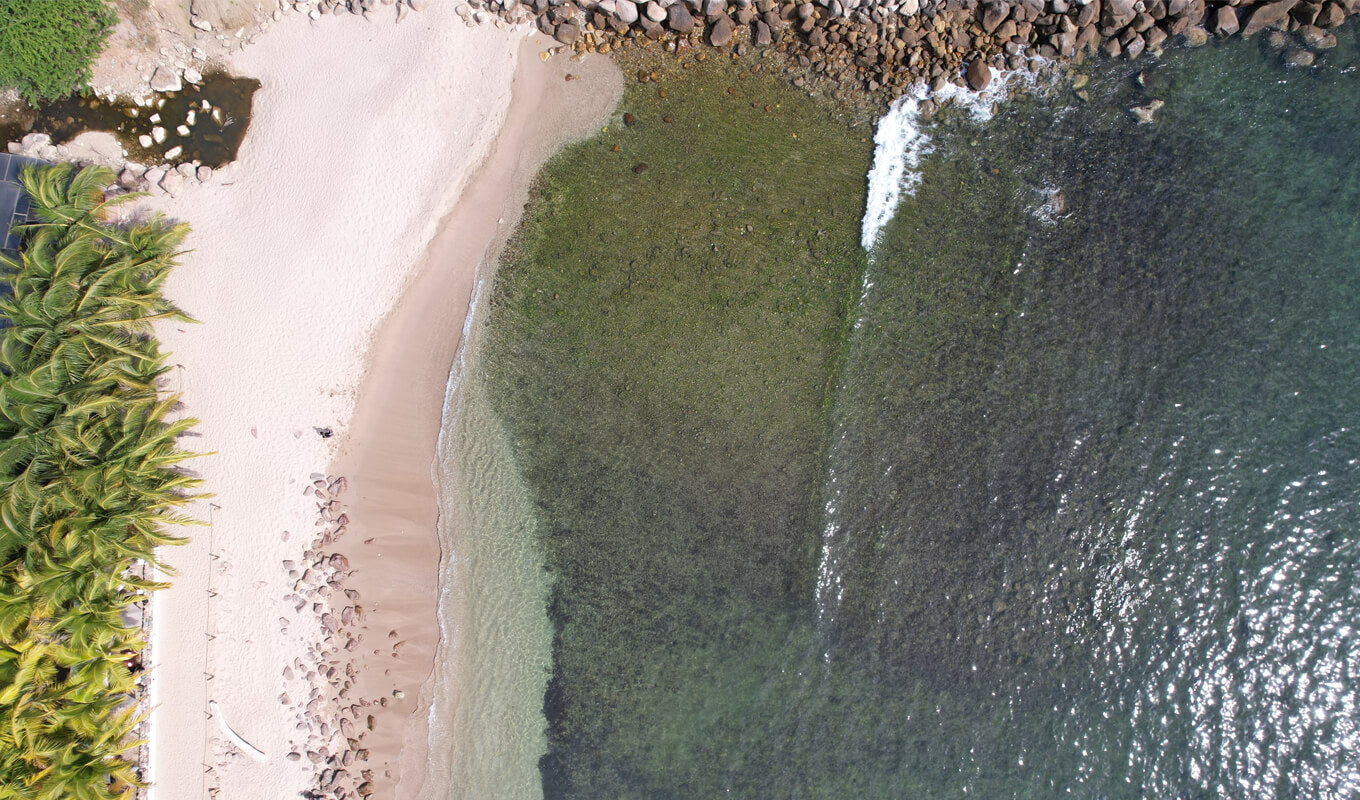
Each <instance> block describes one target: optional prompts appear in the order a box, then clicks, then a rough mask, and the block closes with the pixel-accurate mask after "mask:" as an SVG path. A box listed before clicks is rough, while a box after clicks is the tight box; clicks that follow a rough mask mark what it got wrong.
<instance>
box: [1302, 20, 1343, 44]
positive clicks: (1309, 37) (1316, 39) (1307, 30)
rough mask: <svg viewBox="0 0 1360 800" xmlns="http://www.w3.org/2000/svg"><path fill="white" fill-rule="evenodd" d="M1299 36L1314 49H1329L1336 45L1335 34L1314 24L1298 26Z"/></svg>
mask: <svg viewBox="0 0 1360 800" xmlns="http://www.w3.org/2000/svg"><path fill="white" fill-rule="evenodd" d="M1299 38H1300V39H1302V40H1303V43H1304V44H1306V45H1308V46H1309V47H1311V48H1313V49H1314V50H1329V49H1331V48H1333V47H1336V36H1334V35H1333V34H1332V33H1331V32H1330V31H1324V30H1323V29H1321V28H1319V27H1317V26H1316V25H1303V26H1301V27H1300V28H1299Z"/></svg>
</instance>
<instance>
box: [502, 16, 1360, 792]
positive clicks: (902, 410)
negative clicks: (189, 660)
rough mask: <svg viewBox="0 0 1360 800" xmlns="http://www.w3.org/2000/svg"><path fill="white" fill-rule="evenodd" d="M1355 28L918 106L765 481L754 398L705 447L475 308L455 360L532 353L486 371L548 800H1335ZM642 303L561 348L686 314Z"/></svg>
mask: <svg viewBox="0 0 1360 800" xmlns="http://www.w3.org/2000/svg"><path fill="white" fill-rule="evenodd" d="M1357 55H1358V54H1357V48H1356V44H1355V39H1354V37H1353V36H1347V37H1345V38H1344V39H1343V42H1342V45H1341V46H1340V47H1339V48H1337V50H1334V51H1331V52H1329V53H1327V54H1326V55H1325V56H1324V57H1323V58H1322V59H1321V62H1320V66H1319V67H1318V68H1315V69H1312V70H1306V71H1304V70H1288V71H1286V70H1284V69H1283V68H1281V67H1279V66H1278V65H1277V64H1276V63H1275V61H1274V60H1273V59H1272V58H1269V57H1267V56H1266V55H1265V54H1263V52H1262V51H1261V50H1260V49H1259V44H1258V43H1256V42H1247V43H1242V42H1237V43H1232V44H1228V45H1222V46H1211V47H1209V48H1204V49H1201V50H1197V51H1173V52H1170V53H1168V54H1167V56H1166V57H1165V58H1164V59H1163V60H1162V61H1160V62H1157V61H1154V60H1153V59H1151V58H1144V59H1142V60H1141V61H1140V62H1139V63H1137V64H1136V65H1128V64H1126V63H1123V62H1120V63H1105V62H1103V63H1100V64H1098V65H1096V66H1094V67H1093V68H1092V69H1091V72H1092V78H1091V83H1090V85H1089V86H1088V87H1087V90H1088V92H1089V94H1090V102H1089V103H1081V102H1077V101H1076V100H1075V99H1073V98H1072V97H1071V96H1070V95H1068V94H1066V93H1059V95H1061V96H1055V97H1053V98H1050V99H1047V100H1037V99H1024V100H1015V101H1012V102H1009V103H1007V104H1006V105H1005V106H1003V107H1002V109H1001V110H1000V112H999V113H998V114H997V116H996V117H995V118H994V119H993V120H991V121H990V122H988V123H976V122H972V121H969V120H967V119H964V118H962V116H961V115H948V114H946V115H944V117H943V118H942V119H941V121H940V122H939V123H938V125H937V126H936V128H935V130H934V131H933V134H932V135H933V140H934V150H933V153H932V154H931V155H930V156H929V157H927V158H926V159H925V161H924V162H923V164H922V181H921V183H920V185H919V187H918V188H917V189H916V192H915V195H914V196H913V197H909V198H907V199H906V200H904V202H903V204H902V205H901V207H900V208H899V210H898V213H897V215H896V216H895V217H894V219H893V220H892V221H891V222H890V223H889V225H888V227H887V228H886V229H885V231H884V235H883V238H882V239H881V240H880V242H879V245H878V248H877V249H876V250H875V252H874V253H873V254H872V257H871V259H870V261H869V264H868V266H867V271H866V272H865V273H864V281H865V286H866V287H867V290H866V291H865V293H864V296H863V299H862V300H861V301H860V302H859V304H858V305H857V306H852V307H851V309H850V310H849V311H848V312H847V313H848V314H849V316H848V317H847V318H846V319H844V320H843V322H844V323H847V324H844V325H841V326H840V327H839V328H837V329H839V330H841V331H844V332H845V333H844V338H843V339H842V341H841V343H840V345H839V347H838V348H833V349H836V350H837V351H838V355H837V356H836V357H835V358H834V359H830V360H827V359H822V360H819V361H818V362H817V363H816V364H815V365H810V366H809V367H808V371H807V373H806V374H805V376H804V377H805V378H806V380H807V382H808V383H809V384H810V385H819V386H825V387H826V388H825V395H824V398H823V399H822V400H817V398H816V396H814V395H809V397H810V398H811V399H809V400H803V401H801V402H805V403H807V402H810V403H814V404H817V403H821V404H822V405H823V407H824V408H825V409H826V413H825V414H822V415H815V414H814V415H812V416H811V417H805V418H802V423H803V428H807V427H808V425H809V424H810V423H808V422H807V419H815V420H820V422H818V423H817V424H819V425H821V428H820V430H817V431H813V432H810V433H808V434H807V435H808V436H815V437H816V438H817V439H819V440H820V441H821V442H823V443H824V445H823V446H822V447H821V448H820V450H815V449H814V450H809V451H808V452H809V453H811V455H808V456H807V458H803V459H802V460H799V458H800V457H799V456H798V453H800V452H802V451H797V449H796V448H794V450H795V451H796V452H794V453H793V454H792V455H789V456H787V458H788V460H787V461H786V462H784V463H786V464H787V465H789V469H788V470H786V471H781V469H780V466H779V462H778V461H776V462H775V463H770V462H768V461H767V460H760V459H755V460H752V455H751V454H752V453H762V452H765V450H762V447H766V448H768V447H774V448H777V447H778V444H779V443H778V442H777V441H776V442H772V441H770V440H769V439H767V438H762V436H761V434H762V431H765V430H767V429H779V428H778V426H779V424H781V423H779V420H781V419H784V420H787V419H790V418H792V417H791V416H790V415H791V413H792V412H788V411H786V410H784V409H783V407H782V405H780V403H777V402H774V401H773V400H770V401H769V403H770V409H771V411H770V412H769V416H770V417H771V418H772V419H773V420H774V421H771V419H767V418H766V417H763V416H761V415H760V414H758V413H752V414H748V415H747V416H745V417H743V418H742V419H741V420H740V426H744V427H740V430H741V431H744V432H745V433H746V434H749V435H748V436H747V437H746V438H732V439H728V440H725V441H719V442H713V441H707V440H703V431H702V429H698V428H693V427H692V426H690V427H687V426H685V425H683V424H679V422H681V421H683V418H680V419H673V418H670V417H667V416H666V411H665V407H664V405H659V404H657V403H656V399H655V398H654V397H653V398H652V405H646V404H639V403H640V401H638V400H637V399H636V398H637V397H638V393H637V392H634V391H632V390H631V389H630V388H629V387H628V385H627V376H626V375H615V376H614V378H615V380H617V381H618V383H617V385H608V386H606V385H599V384H595V383H592V382H593V381H595V380H596V379H598V378H599V376H600V375H601V374H610V373H608V371H607V370H605V371H604V372H602V371H601V369H602V368H601V367H600V365H598V364H593V363H592V362H593V360H594V357H592V356H591V351H590V349H589V348H588V347H587V346H585V345H584V344H582V343H581V342H579V341H576V340H568V339H566V338H563V337H566V335H567V334H566V333H564V331H563V329H562V328H561V326H560V323H557V322H550V321H544V322H542V323H535V322H534V321H532V320H527V321H526V320H525V319H524V318H523V317H511V316H507V314H508V312H502V311H498V310H497V309H498V306H497V305H495V303H493V312H492V323H493V328H494V327H495V326H496V325H503V326H505V332H504V333H503V337H502V338H501V339H500V340H498V341H499V342H500V344H499V345H495V344H493V346H492V347H491V349H490V350H489V351H488V359H489V362H488V363H489V364H490V369H491V370H492V372H493V373H495V372H497V371H498V370H499V371H500V373H501V374H502V375H505V376H512V375H525V374H528V371H529V370H531V369H532V367H531V366H530V365H534V364H537V366H538V367H539V368H540V369H542V370H551V372H550V373H549V374H547V375H544V376H541V377H540V379H539V382H538V383H534V384H530V383H527V382H523V383H520V382H516V381H512V380H509V379H503V380H502V381H501V382H500V383H498V384H496V385H497V386H498V388H497V390H496V392H497V394H496V395H495V396H496V397H497V400H496V405H497V408H498V410H499V413H501V414H502V415H503V416H504V418H505V419H506V420H507V426H508V428H509V429H510V435H511V438H512V440H513V441H514V442H515V448H516V456H515V457H516V461H517V463H518V464H519V466H520V470H521V474H522V475H523V476H525V481H526V485H528V486H529V487H530V491H531V492H532V493H533V494H534V496H535V503H536V507H537V509H538V512H537V513H538V515H539V518H540V522H541V529H542V530H543V531H544V534H543V547H544V549H545V552H547V553H549V554H550V555H549V557H548V558H547V559H546V563H547V564H548V566H549V568H550V570H552V578H553V580H554V586H555V588H554V590H553V599H552V600H551V601H550V608H549V614H550V617H551V618H552V620H553V621H554V627H555V630H556V634H555V638H554V653H555V661H554V674H553V681H552V683H551V684H550V688H549V691H548V696H547V702H546V704H545V709H546V713H547V716H548V722H549V732H548V738H549V752H548V754H547V755H546V756H545V757H544V759H543V761H542V769H543V775H544V789H545V794H546V795H547V796H549V797H581V798H603V797H637V798H665V797H676V798H680V797H687V798H688V797H718V796H729V797H769V798H839V797H875V798H877V797H883V798H889V797H913V798H962V797H983V798H1052V797H1058V796H1073V797H1087V798H1143V797H1156V798H1238V797H1240V798H1270V797H1279V798H1294V797H1310V798H1350V797H1355V796H1357V795H1360V755H1358V754H1360V727H1358V726H1360V708H1358V706H1360V643H1358V642H1357V627H1360V578H1358V577H1357V556H1358V555H1360V434H1357V431H1356V425H1357V424H1358V423H1360V391H1358V390H1360V366H1357V355H1358V354H1360V319H1358V315H1357V311H1360V271H1358V270H1357V267H1360V263H1358V262H1360V256H1358V255H1357V254H1360V161H1357V155H1358V154H1360V74H1357V71H1356V67H1355V62H1356V61H1357ZM1139 73H1141V74H1139ZM1153 99H1160V100H1163V101H1165V106H1164V107H1163V108H1162V109H1161V110H1160V112H1159V114H1158V120H1159V121H1158V122H1156V123H1155V124H1151V125H1143V124H1139V123H1138V122H1137V121H1136V120H1135V119H1134V118H1133V116H1132V115H1131V114H1130V113H1129V109H1130V108H1131V107H1133V106H1135V105H1143V104H1145V103H1147V102H1149V101H1150V100H1153ZM1059 194H1060V196H1061V203H1060V204H1054V203H1052V202H1050V201H1051V200H1052V198H1053V197H1055V196H1059ZM1046 203H1047V205H1046ZM1059 206H1060V207H1059ZM828 257H829V258H834V257H835V254H834V253H832V254H830V255H829V256H828ZM608 266H609V265H602V267H601V268H602V270H604V271H606V272H607V268H608ZM512 274H513V273H512ZM582 277H583V280H585V281H586V282H587V283H588V282H589V281H590V280H592V278H591V277H590V276H582ZM521 278H522V275H521ZM715 291H717V290H715ZM731 291H736V290H731ZM513 300H514V285H513V284H511V285H508V286H506V287H503V288H502V296H501V297H500V299H499V300H498V301H496V302H498V303H499V304H500V306H499V308H502V309H503V308H512V307H514V306H513V302H512V301H513ZM662 310H663V311H664V309H662ZM498 313H500V314H501V316H500V317H498V316H497V314H498ZM659 313H660V312H659ZM719 321H721V320H719ZM654 322H655V324H657V325H660V326H661V327H662V328H663V329H664V330H665V332H666V334H665V335H666V337H668V341H669V344H666V345H665V346H663V347H661V348H659V349H655V350H654V351H649V350H648V348H649V347H650V348H657V345H656V343H655V342H646V341H642V340H640V339H634V338H630V337H633V336H634V333H635V331H636V328H633V327H630V326H629V325H626V324H623V323H619V324H610V323H609V322H608V320H607V318H606V320H605V321H604V322H602V323H601V324H600V326H599V330H598V331H597V333H596V335H598V336H601V337H603V338H602V339H601V340H600V341H601V342H602V344H600V345H599V346H600V348H601V349H600V350H599V351H597V352H599V353H605V354H608V353H614V352H626V351H627V350H628V348H629V347H630V346H631V347H635V348H637V349H639V350H641V351H642V352H666V348H681V349H683V347H684V342H685V341H687V337H690V336H694V337H702V336H707V335H709V334H710V333H711V330H712V325H713V323H714V320H713V319H711V318H710V319H706V320H700V321H698V322H695V321H693V320H688V319H686V320H678V321H673V322H672V324H669V325H668V324H667V322H666V319H665V318H663V319H661V320H659V321H654ZM746 323H747V324H756V323H755V321H753V320H749V319H748V320H746ZM689 325H695V326H700V325H702V326H705V327H702V328H701V327H695V328H693V329H690V328H688V327H687V326H689ZM738 344H739V342H738ZM559 351H560V352H564V353H569V354H570V355H569V356H562V357H558V356H555V355H554V353H555V352H559ZM596 357H599V358H607V356H596ZM573 364H575V365H577V367H579V370H580V371H578V372H574V371H573V369H574V367H573V366H572V365H573ZM780 368H781V369H783V368H784V367H783V366H781V367H780ZM516 370H519V371H518V372H517V371H516ZM493 383H495V382H494V381H493ZM583 386H585V388H582V387H583ZM644 388H647V387H644ZM652 388H653V389H656V388H658V387H652ZM660 388H663V389H664V382H663V386H662V387H660ZM719 388H723V387H719ZM739 388H740V387H739ZM685 391H686V392H687V393H689V392H694V391H696V390H695V388H694V387H693V386H689V385H687V386H686V387H685ZM724 391H727V392H731V391H732V387H731V386H726V387H725V388H724ZM643 394H645V393H643ZM776 394H777V393H776ZM592 397H593V398H594V400H595V403H594V405H592V404H591V402H590V400H589V398H592ZM723 397H727V396H726V395H723ZM800 397H801V396H800ZM582 398H587V399H582ZM750 402H751V403H753V404H754V405H755V406H756V407H759V406H760V405H761V403H762V402H764V401H762V400H761V398H760V397H754V398H752V399H750ZM649 425H650V426H652V427H651V428H649V427H648V426H649ZM658 428H661V429H664V430H665V431H666V433H665V435H659V434H656V432H655V431H656V429H658ZM808 458H815V461H816V465H817V467H816V469H815V470H814V471H811V472H807V473H805V472H800V471H799V469H796V467H798V466H799V465H803V464H807V463H809V462H808V460H807V459H808ZM752 466H759V467H760V468H761V471H755V470H750V469H746V467H752ZM686 475H687V476H690V477H692V478H693V479H692V480H686V479H679V480H671V478H675V476H686ZM659 477H660V478H666V479H667V480H659V479H658V478H659ZM767 508H768V509H770V510H771V514H769V515H766V514H764V513H763V512H764V510H765V509H767ZM776 512H777V513H776ZM624 536H626V538H616V537H624ZM563 553H566V554H574V559H575V560H573V558H565V557H562V556H561V554H563ZM551 554H558V555H557V556H553V555H551ZM620 587H622V588H620ZM642 614H645V615H648V618H647V620H646V623H645V625H643V624H641V623H636V619H637V616H638V615H642ZM635 623H636V624H635ZM582 653H595V654H603V655H600V657H599V661H600V662H601V664H602V665H600V666H597V665H596V664H595V663H594V662H590V663H585V662H582V661H579V660H576V661H573V660H571V658H577V659H579V658H580V655H581V654H582ZM610 654H613V655H610ZM620 654H621V655H620ZM568 656H570V657H571V658H568ZM603 662H608V663H607V664H604V663H603Z"/></svg>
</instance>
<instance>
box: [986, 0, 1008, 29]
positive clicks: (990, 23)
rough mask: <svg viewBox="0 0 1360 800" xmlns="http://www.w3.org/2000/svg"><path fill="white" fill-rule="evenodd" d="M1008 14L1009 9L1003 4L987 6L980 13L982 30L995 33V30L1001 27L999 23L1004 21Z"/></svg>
mask: <svg viewBox="0 0 1360 800" xmlns="http://www.w3.org/2000/svg"><path fill="white" fill-rule="evenodd" d="M1010 13H1011V8H1010V6H1008V5H1006V4H1005V3H999V4H997V5H993V6H987V8H986V9H985V10H984V11H983V12H982V29H983V30H984V31H986V32H988V33H996V29H997V28H999V27H1001V23H1003V22H1005V21H1006V17H1007V16H1008V15H1009V14H1010Z"/></svg>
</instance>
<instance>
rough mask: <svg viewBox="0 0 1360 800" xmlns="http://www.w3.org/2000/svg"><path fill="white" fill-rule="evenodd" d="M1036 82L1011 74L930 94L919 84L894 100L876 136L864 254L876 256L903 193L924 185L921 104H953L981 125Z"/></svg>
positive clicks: (926, 140)
mask: <svg viewBox="0 0 1360 800" xmlns="http://www.w3.org/2000/svg"><path fill="white" fill-rule="evenodd" d="M1032 81H1033V77H1032V76H1031V75H1030V73H1027V72H1020V71H1007V72H999V73H997V75H996V76H995V77H994V78H993V79H992V82H991V83H990V84H988V86H987V88H986V89H983V90H982V91H980V92H974V91H971V90H969V89H966V88H963V87H959V86H955V85H954V84H952V83H946V84H945V85H944V86H943V87H942V88H941V89H940V90H938V91H932V90H931V88H930V87H929V86H928V85H926V84H924V83H918V84H916V85H915V86H913V87H911V89H909V90H908V91H907V93H906V94H904V95H902V96H901V97H899V98H897V100H895V101H894V102H893V104H892V106H891V107H890V108H889V109H888V113H887V114H885V115H883V118H882V119H880V120H879V121H878V131H877V132H876V133H875V134H874V163H873V166H872V167H870V168H869V193H868V197H867V198H866V200H865V204H864V221H863V223H862V226H861V228H860V244H861V245H862V246H863V247H864V249H865V250H866V251H870V252H872V250H873V247H874V244H875V243H876V242H877V241H878V234H879V233H880V232H881V231H882V230H883V226H885V225H887V224H888V220H890V219H892V217H893V214H895V213H896V212H897V205H898V203H900V202H901V201H902V197H903V195H911V194H912V193H914V192H915V191H916V187H917V186H918V185H919V184H920V183H921V173H920V167H921V160H922V159H924V158H925V157H926V156H927V155H929V153H930V135H929V134H927V133H926V132H925V131H923V130H922V129H921V127H922V126H921V123H922V120H921V106H922V104H923V103H924V102H925V101H926V100H933V101H934V102H935V103H936V104H943V103H952V104H953V105H955V106H957V107H960V108H963V109H965V110H966V111H967V112H968V113H969V114H970V115H971V116H972V117H973V118H974V119H976V120H978V121H979V122H986V121H987V120H989V119H991V118H992V109H993V107H994V106H995V105H996V104H997V103H998V102H1000V101H1002V100H1004V99H1006V97H1007V96H1008V95H1009V93H1010V89H1011V87H1013V86H1015V85H1016V84H1017V83H1020V82H1025V83H1029V82H1032Z"/></svg>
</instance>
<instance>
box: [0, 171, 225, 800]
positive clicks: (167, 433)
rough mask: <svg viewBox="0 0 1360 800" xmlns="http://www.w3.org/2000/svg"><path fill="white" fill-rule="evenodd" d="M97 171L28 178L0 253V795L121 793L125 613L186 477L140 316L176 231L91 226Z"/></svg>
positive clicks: (127, 781)
mask: <svg viewBox="0 0 1360 800" xmlns="http://www.w3.org/2000/svg"><path fill="white" fill-rule="evenodd" d="M112 179H113V176H112V174H111V173H110V172H109V171H108V170H106V169H102V168H99V169H96V168H90V169H85V170H82V171H79V172H76V171H75V169H74V168H73V167H71V166H70V165H63V166H60V167H51V168H44V169H39V170H30V171H27V172H26V173H25V174H24V175H23V176H22V181H23V184H24V187H25V189H26V190H27V191H28V193H29V195H30V196H31V197H32V200H33V211H32V214H31V216H32V218H34V219H35V221H34V222H32V223H30V224H28V225H26V226H24V228H25V234H24V240H23V246H22V250H21V252H20V255H19V258H18V259H17V260H16V259H12V258H9V257H0V265H2V266H3V268H4V270H5V271H6V272H7V273H8V275H7V279H8V281H9V284H10V290H11V291H12V295H11V296H8V297H4V298H0V315H3V316H4V317H5V318H6V320H7V322H8V323H9V324H8V326H7V327H4V328H2V329H0V800H9V799H10V798H14V799H15V800H18V799H19V798H23V799H24V800H40V799H41V800H48V799H49V798H50V800H57V799H58V798H78V799H80V800H86V799H88V800H103V799H105V798H118V797H128V796H130V794H131V789H130V786H131V785H132V784H135V782H136V781H135V775H134V771H133V767H132V764H131V763H130V762H129V761H128V760H126V759H125V758H124V755H123V754H125V753H126V752H127V751H128V750H129V749H131V748H132V747H134V746H135V745H136V742H134V741H133V740H132V738H131V734H132V731H133V729H134V727H135V725H136V723H137V721H138V720H137V718H136V713H135V708H133V707H132V704H131V703H130V700H131V695H132V694H133V692H134V691H135V690H136V686H135V683H134V680H135V676H134V673H133V671H132V670H130V669H129V661H130V660H133V659H135V658H136V657H137V656H138V654H139V653H140V651H141V650H142V649H143V647H144V646H145V643H144V642H143V641H142V639H141V637H140V634H139V631H138V629H137V628H136V627H133V626H130V625H129V624H128V622H127V621H126V618H125V616H124V614H125V613H126V612H127V610H128V609H129V606H132V605H133V604H134V603H138V602H140V601H143V600H145V599H146V597H147V595H148V593H149V592H150V591H151V590H153V589H155V588H157V584H154V583H152V582H150V581H148V580H145V579H143V578H141V577H138V573H139V568H140V566H141V565H155V564H157V562H156V556H155V548H156V547H158V546H160V545H166V544H174V543H176V542H178V541H179V540H178V539H176V538H175V537H172V536H170V535H167V534H166V533H165V532H164V530H163V528H164V526H166V525H168V524H178V523H182V522H184V521H185V520H183V519H181V518H180V517H178V516H176V515H175V514H174V513H173V509H174V508H175V507H176V506H178V505H180V504H181V503H183V502H185V500H186V499H187V494H186V493H187V492H189V491H190V490H191V489H192V488H193V487H194V486H195V485H196V484H197V483H198V481H197V479H195V478H193V477H190V476H189V475H186V474H184V473H183V472H182V471H180V470H179V469H177V467H176V465H177V464H178V462H179V461H181V460H182V459H183V458H184V457H185V454H184V453H183V452H181V451H180V450H179V448H178V447H177V446H176V438H177V437H178V436H179V435H180V434H182V433H183V432H185V431H186V430H188V429H189V428H190V426H191V425H193V422H194V421H193V420H189V419H181V420H177V421H174V422H169V421H167V416H168V414H169V412H170V410H171V408H172V407H173V406H174V404H175V402H176V398H174V397H161V396H160V395H159V394H158V393H157V390H156V382H157V379H158V378H159V377H160V376H161V375H162V374H164V373H165V371H166V370H167V369H168V367H166V366H165V363H164V359H163V357H162V356H161V353H160V351H159V349H158V347H157V344H156V341H155V339H154V338H152V337H151V336H150V322H151V321H152V320H156V319H180V320H187V319H188V318H187V317H185V315H184V314H183V313H181V312H180V311H179V310H178V309H176V308H175V307H174V306H173V305H171V304H170V303H169V302H168V301H166V300H165V299H164V298H163V297H161V295H160V286H161V284H162V282H163V281H164V280H165V278H166V276H167V275H168V274H169V271H170V269H171V268H172V267H173V266H174V263H175V261H174V259H175V256H176V248H177V247H178V246H179V244H180V242H181V241H182V240H183V238H184V235H185V233H186V231H187V228H186V226H184V225H174V226H171V225H166V224H163V223H161V222H159V221H153V222H150V223H147V224H143V225H138V226H136V227H133V228H129V229H120V228H116V227H113V226H112V225H110V224H108V222H107V221H106V216H105V209H106V207H107V205H108V201H106V200H105V198H104V195H103V192H102V191H101V189H102V187H104V186H106V185H108V183H109V182H110V181H111V180H112Z"/></svg>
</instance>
